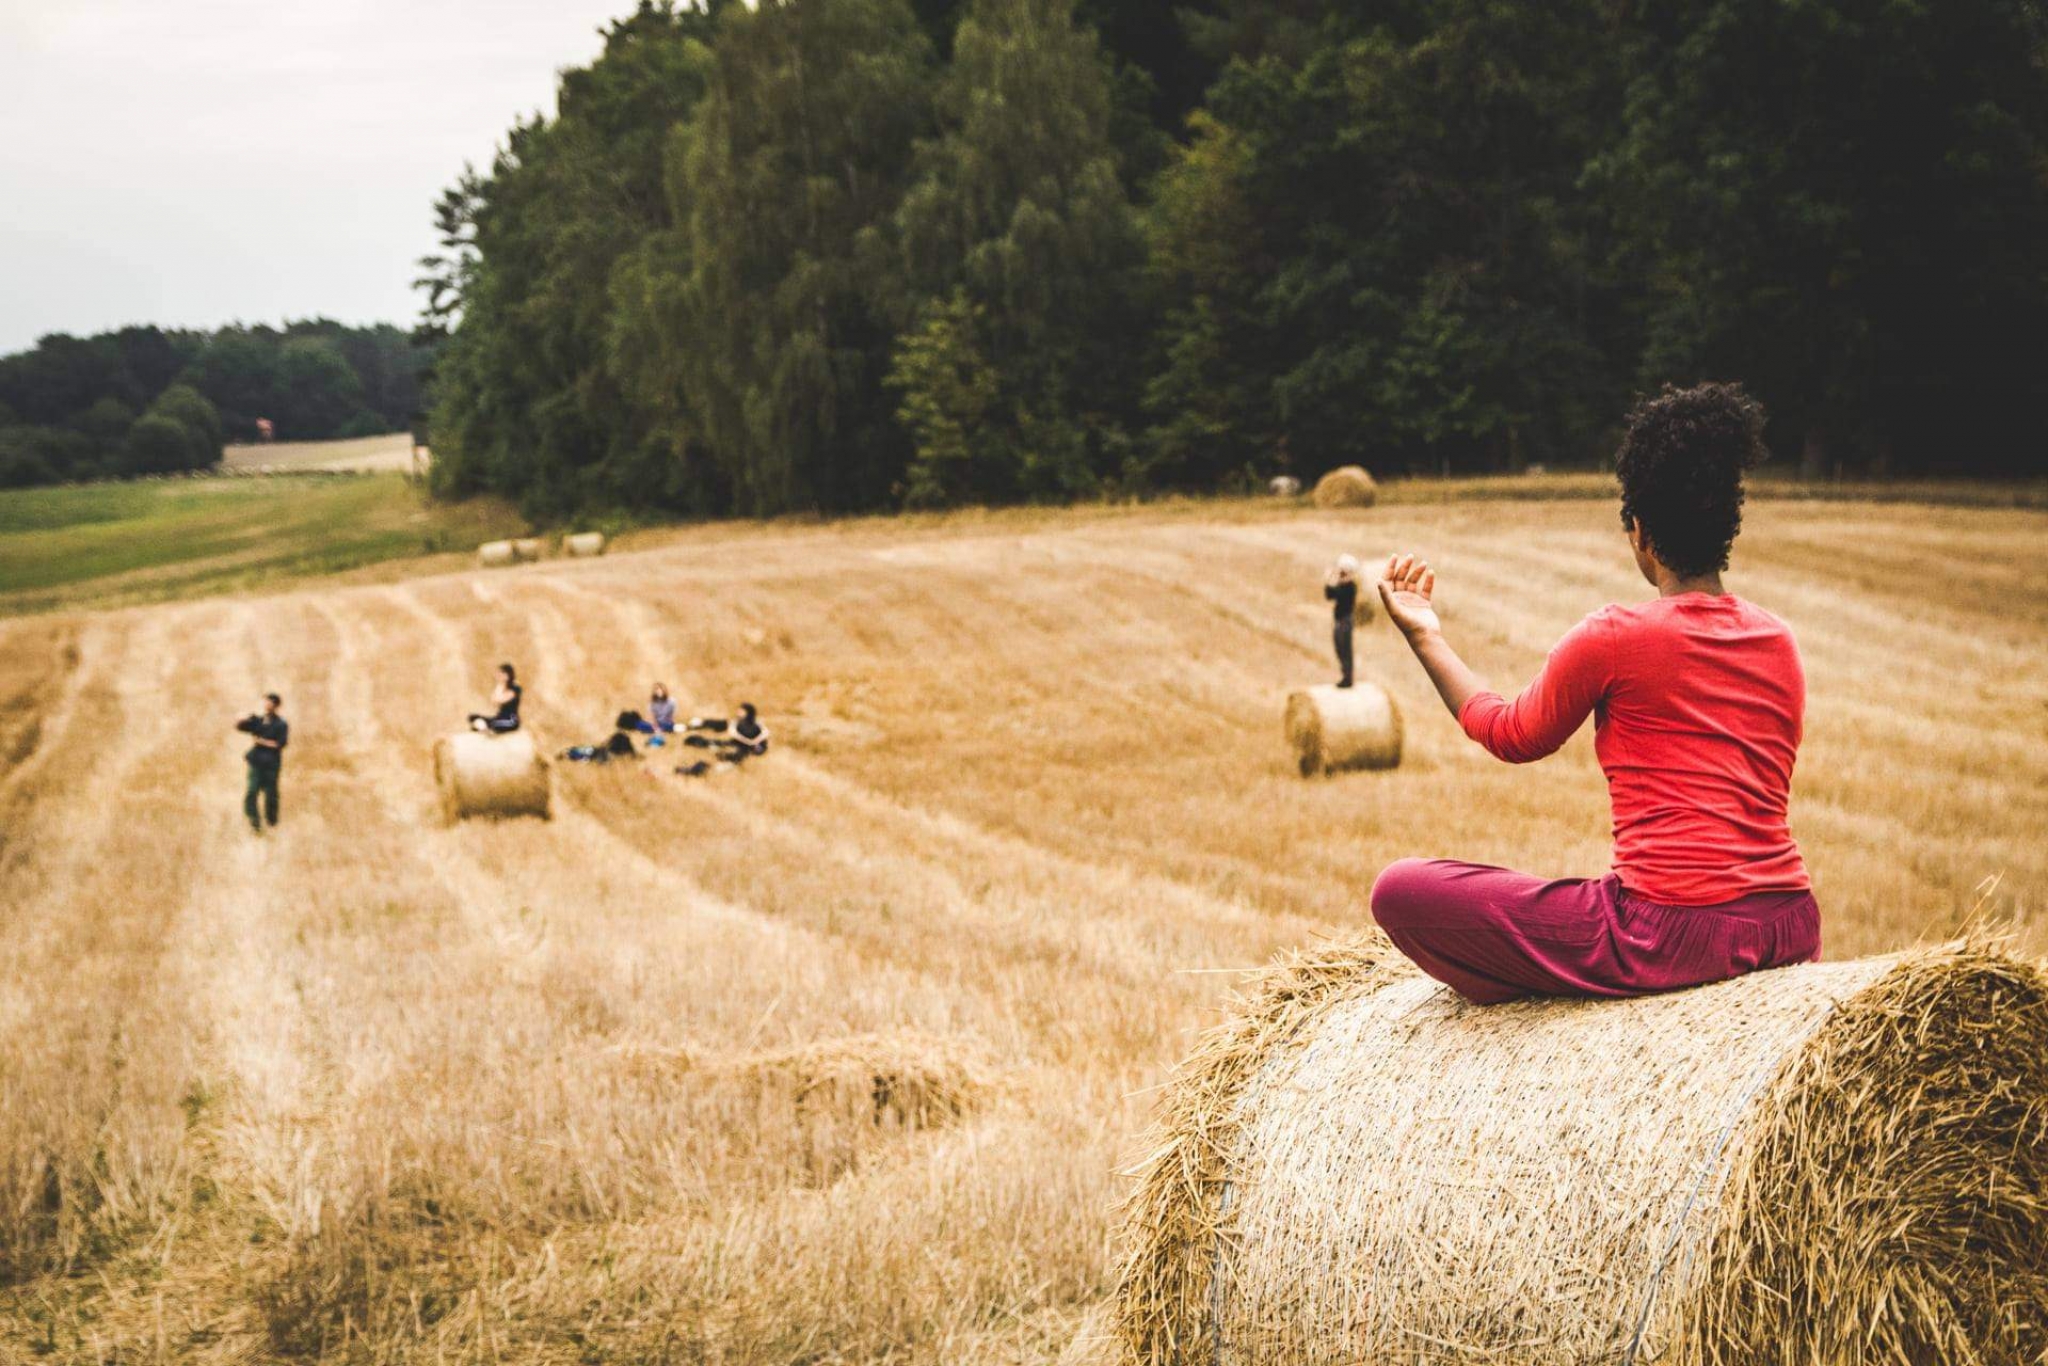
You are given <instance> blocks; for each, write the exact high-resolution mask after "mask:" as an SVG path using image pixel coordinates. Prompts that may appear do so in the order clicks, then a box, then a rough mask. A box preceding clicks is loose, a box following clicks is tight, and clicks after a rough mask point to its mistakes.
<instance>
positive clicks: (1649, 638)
mask: <svg viewBox="0 0 2048 1366" xmlns="http://www.w3.org/2000/svg"><path fill="white" fill-rule="evenodd" d="M1763 426H1764V414H1763V409H1762V407H1761V406H1760V405H1758V404H1757V403H1756V402H1755V401H1754V400H1753V399H1751V398H1750V397H1749V396H1748V395H1747V394H1745V393H1744V392H1743V391H1742V389H1741V388H1740V387H1739V386H1737V385H1733V384H1702V385H1699V386H1697V387H1696V388H1691V389H1673V388H1670V387H1669V386H1667V387H1666V388H1665V389H1664V391H1663V393H1661V394H1660V395H1659V396H1658V397H1656V398H1653V399H1649V400H1647V401H1645V402H1643V403H1640V404H1638V405H1637V407H1636V408H1635V410H1634V411H1633V412H1632V413H1630V415H1629V423H1628V433H1627V435H1626V436H1625V437H1624V438H1623V440H1622V445H1621V450H1620V452H1619V453H1618V455H1617V457H1616V460H1615V472H1616V474H1617V475H1618V476H1619V478H1620V480H1621V524H1622V527H1623V529H1624V530H1625V531H1626V533H1627V536H1628V543H1629V547H1630V549H1631V550H1632V551H1633V552H1634V555H1635V560H1636V566H1637V568H1639V569H1640V570H1641V571H1642V574H1643V577H1644V578H1645V579H1647V580H1648V581H1649V582H1650V583H1651V585H1653V586H1654V587H1655V588H1656V589H1657V598H1656V599H1655V600H1654V601H1652V602H1647V603H1635V604H1627V605H1614V606H1609V607H1603V608H1601V609H1600V610H1599V611H1597V612H1595V613H1593V614H1592V615H1591V616H1589V617H1587V618H1586V619H1585V620H1584V621H1582V622H1580V623H1579V624H1578V625H1577V626H1575V627H1573V628H1572V629H1571V630H1570V631H1569V632H1567V633H1566V634H1565V637H1564V639H1563V640H1561V641H1559V642H1558V644H1557V647H1556V648H1555V649H1553V650H1552V651H1551V652H1550V657H1549V660H1548V661H1547V662H1546V663H1545V664H1544V667H1543V671H1542V672H1541V673H1540V674H1538V675H1537V677H1536V679H1535V680H1534V681H1533V682H1531V683H1530V684H1529V686H1528V687H1527V688H1525V689H1523V690H1522V693H1521V695H1520V696H1518V697H1517V698H1515V700H1514V701H1513V702H1509V701H1506V700H1504V699H1503V698H1502V697H1501V695H1500V694H1499V693H1497V692H1494V691H1492V690H1491V689H1489V688H1488V687H1487V686H1486V684H1485V682H1484V681H1483V680H1481V679H1480V677H1479V676H1478V675H1477V674H1475V673H1473V672H1472V670H1471V669H1470V668H1468V667H1467V666H1466V664H1465V662H1464V661H1463V660H1462V659H1460V658H1459V657H1458V654H1457V652H1456V651H1454V650H1453V649H1452V648H1451V647H1450V645H1449V644H1448V643H1446V642H1445V640H1444V636H1443V627H1442V623H1441V621H1440V620H1439V619H1438V617H1437V614H1436V611H1435V609H1434V608H1433V607H1432V606H1431V601H1430V598H1431V593H1432V592H1433V590H1434V589H1435V586H1436V574H1435V572H1434V571H1433V570H1431V569H1430V567H1429V565H1428V564H1427V563H1426V562H1425V561H1423V560H1420V559H1418V558H1416V557H1415V556H1413V555H1397V556H1394V557H1392V558H1391V559H1389V560H1388V562H1387V568H1386V573H1385V575H1384V577H1383V578H1382V579H1381V581H1380V583H1379V594H1380V598H1381V600H1382V602H1384V603H1385V605H1386V608H1387V615H1388V617H1389V618H1390V619H1391V620H1392V621H1393V622H1394V624H1395V625H1396V626H1398V627H1399V628H1400V629H1401V633H1402V635H1403V636H1404V637H1406V639H1407V641H1408V644H1409V646H1410V647H1411V648H1412V649H1413V650H1414V651H1415V657H1416V658H1417V659H1418V660H1419V661H1420V662H1421V664H1422V667H1423V669H1424V670H1425V671H1426V672H1427V673H1428V674H1429V677H1430V681H1431V682H1433V683H1434V684H1435V685H1436V689H1437V692H1438V693H1439V694H1441V695H1442V697H1443V700H1444V703H1445V705H1446V706H1448V707H1449V708H1450V710H1451V714H1452V715H1454V716H1456V717H1457V718H1458V723H1459V725H1460V726H1461V727H1463V729H1464V731H1465V733H1466V734H1467V735H1469V736H1471V737H1472V739H1473V740H1475V741H1477V742H1478V743H1479V744H1481V745H1483V746H1484V747H1485V748H1486V749H1487V750H1488V751H1489V752H1490V753H1492V754H1494V755H1495V756H1496V757H1498V758H1501V759H1504V760H1506V761H1507V762H1509V763H1518V764H1520V763H1530V762H1532V761H1534V760H1537V759H1541V758H1543V757H1544V756H1546V755H1548V754H1551V753H1553V752H1554V751H1555V750H1556V749H1557V748H1558V747H1559V746H1560V745H1562V744H1563V743H1564V742H1565V741H1566V740H1567V739H1569V738H1570V737H1571V735H1572V733H1573V732H1574V731H1576V730H1578V728H1579V726H1580V725H1581V724H1582V723H1583V722H1584V721H1585V719H1586V718H1587V717H1588V716H1589V715H1590V716H1592V717H1593V718H1594V752H1595V753H1596V754H1597V755H1598V756H1599V760H1600V767H1601V768H1602V769H1603V770H1604V771H1605V772H1606V775H1607V785H1608V792H1609V795H1610V799H1611V801H1612V804H1613V818H1614V862H1613V869H1612V871H1611V872H1610V873H1609V874H1608V875H1607V876H1606V877H1603V878H1594V879H1584V878H1565V879H1546V878H1539V877H1532V876H1530V875H1528V874H1526V873H1517V872H1512V871H1509V870H1507V869H1504V868H1493V867H1488V866H1485V865H1483V864H1476V863H1461V862H1458V861H1456V860H1453V859H1412V858H1411V859H1402V860H1400V861H1399V862H1397V863H1394V864H1392V865H1391V866H1389V867H1388V868H1387V869H1385V870H1384V871H1383V872H1381V874H1380V875H1379V878H1378V880H1377V881H1375V882H1374V883H1373V889H1372V913H1373V917H1374V919H1376V920H1377V921H1379V923H1380V925H1381V926H1382V927H1383V928H1384V929H1385V930H1386V932H1387V934H1388V937H1389V938H1391V939H1392V940H1393V942H1394V944H1395V945H1396V946H1397V947H1398V948H1400V949H1401V951H1402V952H1404V953H1406V954H1407V955H1408V956H1409V957H1410V958H1412V959H1414V960H1415V962H1416V963H1417V965H1419V966H1420V967H1421V968H1422V969H1423V971H1425V972H1427V973H1429V974H1430V976H1432V977H1435V978H1437V979H1438V980H1439V981H1442V982H1445V983H1448V984H1449V985H1450V986H1452V987H1453V988H1455V989H1456V990H1457V991H1458V992H1459V993H1460V994H1461V995H1463V996H1465V997H1467V998H1469V999H1470V1000H1473V1001H1475V1002H1478V1003H1480V1004H1491V1003H1493V1002H1498V1001H1507V1000H1512V999H1515V998H1517V997H1522V996H1531V995H1554V996H1632V995H1641V994H1646V993H1649V992H1656V991H1668V990H1674V989H1676V988H1679V987H1688V986H1696V985H1699V984H1701V983H1703V982H1711V981H1718V980H1720V979H1723V978H1728V977H1736V976H1739V975H1741V974H1743V973H1745V972H1750V971H1754V970H1756V969H1758V968H1769V967H1778V966H1781V965H1784V964H1787V963H1798V962H1805V961H1809V960H1812V959H1815V958H1818V957H1819V956H1820V908H1819V906H1818V905H1817V904H1816V903H1815V902H1814V898H1813V893H1812V889H1811V884H1810V883H1809V882H1808V881H1807V876H1806V865H1805V863H1804V861H1803V860H1802V859H1801V858H1800V854H1799V846H1798V845H1797V844H1795V843H1794V842H1793V839H1792V832H1791V828H1790V826H1789V824H1788V823H1787V819H1786V810H1787V806H1788V802H1789V797H1790V792H1791V785H1792V767H1793V762H1794V760H1795V759H1796V758H1797V755H1798V751H1799V740H1800V735H1801V728H1802V724H1803V717H1804V713H1805V707H1806V678H1805V674H1804V672H1803V670H1802V669H1801V666H1800V662H1799V649H1798V646H1797V645H1796V644H1795V643H1794V642H1793V639H1792V632H1791V630H1790V629H1789V628H1788V627H1787V626H1786V625H1785V623H1784V622H1782V621H1780V620H1778V618H1776V617H1774V616H1772V615H1771V614H1770V613H1769V612H1766V611H1764V610H1763V609H1762V608H1760V607H1756V606H1754V605H1752V604H1750V603H1748V602H1745V601H1743V600H1742V599H1741V598H1738V597H1736V596H1734V595H1733V594H1732V593H1729V592H1727V591H1725V590H1724V589H1723V588H1722V586H1721V571H1722V570H1723V569H1725V568H1727V566H1728V551H1729V547H1730V546H1731V545H1733V543H1734V541H1735V535H1736V533H1737V532H1738V531H1739V530H1740V529H1741V525H1742V501H1743V488H1742V477H1743V472H1744V471H1745V470H1747V469H1748V468H1749V467H1750V466H1751V465H1753V464H1755V463H1756V461H1757V460H1758V459H1760V458H1761V457H1762V455H1763Z"/></svg>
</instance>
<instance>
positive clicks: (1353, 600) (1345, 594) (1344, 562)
mask: <svg viewBox="0 0 2048 1366" xmlns="http://www.w3.org/2000/svg"><path fill="white" fill-rule="evenodd" d="M1323 596H1324V597H1326V598H1328V599H1329V600H1330V604H1331V608H1332V610H1333V612H1334V613H1335V616H1336V621H1335V622H1334V623H1333V625H1332V627H1331V631H1330V639H1331V643H1332V644H1333V645H1335V646H1336V647H1337V664H1338V666H1339V667H1340V668H1342V669H1343V671H1344V676H1343V677H1341V678H1339V679H1338V680H1337V686H1338V687H1340V688H1348V687H1350V686H1351V623H1352V614H1353V613H1354V612H1356V611H1357V609H1358V560H1357V559H1356V558H1355V557H1353V556H1350V555H1339V556H1338V557H1337V563H1336V564H1334V565H1332V566H1330V572H1329V574H1328V575H1327V576H1325V577H1324V579H1323Z"/></svg>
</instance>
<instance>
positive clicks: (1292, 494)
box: [1266, 474, 1301, 498]
mask: <svg viewBox="0 0 2048 1366" xmlns="http://www.w3.org/2000/svg"><path fill="white" fill-rule="evenodd" d="M1266 492H1268V493H1270V494H1272V495H1273V496H1274V497H1275V498H1299V497H1301V481H1300V480H1299V479H1296V478H1295V477H1294V476H1293V475H1291V474H1276V475H1274V476H1273V477H1272V478H1271V479H1268V480H1267V481H1266Z"/></svg>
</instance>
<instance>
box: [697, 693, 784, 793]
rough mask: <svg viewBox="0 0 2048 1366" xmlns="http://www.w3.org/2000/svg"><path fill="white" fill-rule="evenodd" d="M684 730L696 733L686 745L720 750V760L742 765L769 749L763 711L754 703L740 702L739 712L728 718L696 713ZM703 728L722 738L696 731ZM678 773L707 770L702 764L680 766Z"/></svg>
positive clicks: (699, 772)
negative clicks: (761, 714) (756, 708)
mask: <svg viewBox="0 0 2048 1366" xmlns="http://www.w3.org/2000/svg"><path fill="white" fill-rule="evenodd" d="M684 729H685V730H688V731H691V732H693V733H692V734H690V735H688V736H686V737H685V738H684V740H683V743H684V744H686V745H688V746H690V747H691V748H692V749H714V750H717V751H718V754H717V758H718V760H719V762H720V763H726V764H741V763H745V762H746V761H747V760H748V759H750V758H753V757H756V756H758V755H762V754H766V753H767V752H768V727H766V726H764V725H762V724H761V717H760V713H758V712H756V711H755V710H754V704H753V703H752V702H742V703H740V714H739V715H738V716H737V717H736V718H734V719H733V720H730V721H728V720H726V719H724V718H723V717H716V716H693V717H691V718H690V720H689V724H688V725H687V726H685V727H684ZM701 731H710V732H712V734H713V735H717V736H719V737H721V738H719V739H715V740H714V739H712V738H711V737H710V736H707V735H703V734H697V733H695V732H701ZM676 772H678V773H690V774H691V775H692V776H695V775H696V774H701V773H702V772H704V769H703V767H702V766H697V765H693V766H692V767H690V768H687V769H685V768H678V769H677V770H676Z"/></svg>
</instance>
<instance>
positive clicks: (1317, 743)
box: [1286, 679, 1401, 778]
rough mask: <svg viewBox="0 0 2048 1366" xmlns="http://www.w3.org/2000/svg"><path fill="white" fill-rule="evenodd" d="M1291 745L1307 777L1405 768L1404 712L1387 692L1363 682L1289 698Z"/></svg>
mask: <svg viewBox="0 0 2048 1366" xmlns="http://www.w3.org/2000/svg"><path fill="white" fill-rule="evenodd" d="M1286 731H1287V743H1288V745H1289V746H1290V747H1292V749H1293V750H1294V758H1295V762H1296V763H1298V764H1300V765H1301V776H1302V777H1304V778H1312V777H1314V776H1316V775H1317V774H1319V773H1341V772H1344V771H1346V770H1348V769H1356V768H1393V767H1394V766H1395V765H1397V764H1399V763H1400V762H1401V712H1400V709H1399V708H1397V707H1395V705H1394V699H1393V698H1391V697H1389V696H1388V695H1387V691H1386V689H1384V688H1381V687H1379V686H1377V685H1376V684H1372V683H1367V682H1366V681H1365V680H1363V679H1360V680H1358V681H1357V682H1356V683H1354V684H1352V685H1351V686H1350V687H1348V688H1340V687H1337V686H1336V685H1335V684H1332V683H1325V684H1323V685H1322V686H1321V687H1316V688H1303V689H1302V690H1300V691H1299V692H1292V693H1289V694H1288V695H1287V713H1286Z"/></svg>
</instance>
